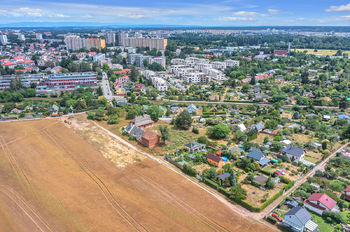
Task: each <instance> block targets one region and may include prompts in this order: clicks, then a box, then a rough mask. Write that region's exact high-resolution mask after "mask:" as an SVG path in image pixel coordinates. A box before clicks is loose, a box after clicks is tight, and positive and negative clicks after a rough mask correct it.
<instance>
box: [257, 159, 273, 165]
mask: <svg viewBox="0 0 350 232" xmlns="http://www.w3.org/2000/svg"><path fill="white" fill-rule="evenodd" d="M269 162H270V159H268V158H262V159H261V160H259V161H258V164H260V166H264V165H266V164H268V163H269Z"/></svg>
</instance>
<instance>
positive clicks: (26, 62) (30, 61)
mask: <svg viewBox="0 0 350 232" xmlns="http://www.w3.org/2000/svg"><path fill="white" fill-rule="evenodd" d="M23 63H25V64H28V63H34V61H32V60H25V61H24V62H23Z"/></svg>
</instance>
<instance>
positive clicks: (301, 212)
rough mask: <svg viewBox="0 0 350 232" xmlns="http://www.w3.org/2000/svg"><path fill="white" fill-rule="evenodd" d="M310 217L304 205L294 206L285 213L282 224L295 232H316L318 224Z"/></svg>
mask: <svg viewBox="0 0 350 232" xmlns="http://www.w3.org/2000/svg"><path fill="white" fill-rule="evenodd" d="M311 219H312V217H311V215H310V213H309V212H308V211H307V210H306V209H305V208H304V207H294V208H292V209H291V210H289V211H288V212H287V213H286V214H285V216H284V219H283V224H284V225H285V226H287V227H289V228H290V229H291V230H293V231H295V232H316V231H317V229H318V225H317V224H316V223H314V222H313V221H311Z"/></svg>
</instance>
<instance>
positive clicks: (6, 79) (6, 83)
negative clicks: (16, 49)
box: [0, 74, 44, 90]
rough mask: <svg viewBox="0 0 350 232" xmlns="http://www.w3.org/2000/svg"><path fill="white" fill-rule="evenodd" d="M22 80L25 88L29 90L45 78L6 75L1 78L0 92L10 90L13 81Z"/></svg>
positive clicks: (37, 75) (28, 75)
mask: <svg viewBox="0 0 350 232" xmlns="http://www.w3.org/2000/svg"><path fill="white" fill-rule="evenodd" d="M16 78H18V79H20V80H21V83H22V85H23V86H24V87H27V88H29V87H30V86H31V85H32V84H38V83H39V82H40V81H41V80H42V79H43V78H44V74H22V75H6V76H0V90H4V89H7V88H10V85H11V80H13V79H16Z"/></svg>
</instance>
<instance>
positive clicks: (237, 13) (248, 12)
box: [232, 11, 266, 17]
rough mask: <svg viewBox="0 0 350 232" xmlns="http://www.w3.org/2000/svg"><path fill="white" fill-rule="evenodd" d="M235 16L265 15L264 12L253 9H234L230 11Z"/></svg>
mask: <svg viewBox="0 0 350 232" xmlns="http://www.w3.org/2000/svg"><path fill="white" fill-rule="evenodd" d="M232 14H233V15H235V16H240V17H261V16H266V14H261V13H258V12H254V11H236V12H233V13H232Z"/></svg>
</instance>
